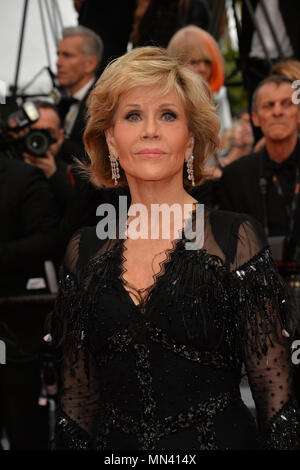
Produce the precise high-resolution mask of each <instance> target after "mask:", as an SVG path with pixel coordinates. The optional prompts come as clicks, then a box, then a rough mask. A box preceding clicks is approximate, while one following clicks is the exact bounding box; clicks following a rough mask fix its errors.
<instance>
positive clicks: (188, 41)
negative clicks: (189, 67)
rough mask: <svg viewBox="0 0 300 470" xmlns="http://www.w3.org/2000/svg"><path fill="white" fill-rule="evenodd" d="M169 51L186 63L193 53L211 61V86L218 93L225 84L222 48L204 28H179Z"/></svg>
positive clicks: (192, 26)
mask: <svg viewBox="0 0 300 470" xmlns="http://www.w3.org/2000/svg"><path fill="white" fill-rule="evenodd" d="M167 52H168V54H169V55H170V56H171V57H174V58H176V59H177V60H178V62H179V63H180V64H181V65H186V64H187V62H188V61H189V59H190V58H191V56H192V54H193V53H195V52H196V53H197V54H199V56H200V57H202V58H203V59H209V60H210V61H211V76H210V79H209V86H210V89H211V91H212V92H213V93H216V92H218V91H219V90H220V88H221V87H222V86H223V85H224V80H225V77H224V63H223V57H222V54H221V52H220V48H219V46H218V44H217V42H216V41H215V39H214V38H213V37H212V36H211V34H209V33H208V32H207V31H205V30H204V29H202V28H198V26H194V25H189V26H185V27H184V28H181V29H179V30H178V31H177V32H176V33H175V34H174V35H173V36H172V38H171V39H170V42H169V44H168V47H167Z"/></svg>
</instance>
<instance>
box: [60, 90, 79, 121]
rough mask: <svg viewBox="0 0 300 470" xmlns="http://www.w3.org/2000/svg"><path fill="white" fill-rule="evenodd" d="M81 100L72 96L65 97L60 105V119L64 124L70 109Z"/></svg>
mask: <svg viewBox="0 0 300 470" xmlns="http://www.w3.org/2000/svg"><path fill="white" fill-rule="evenodd" d="M78 102H79V100H77V99H76V98H73V97H72V96H63V97H62V98H61V100H60V102H59V103H58V112H59V115H60V119H61V121H62V122H64V120H65V117H66V115H67V114H68V112H69V109H70V107H71V106H72V104H74V103H78Z"/></svg>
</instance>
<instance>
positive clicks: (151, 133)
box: [142, 117, 159, 139]
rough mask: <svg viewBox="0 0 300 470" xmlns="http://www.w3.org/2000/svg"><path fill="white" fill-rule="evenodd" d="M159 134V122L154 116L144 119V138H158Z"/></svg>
mask: <svg viewBox="0 0 300 470" xmlns="http://www.w3.org/2000/svg"><path fill="white" fill-rule="evenodd" d="M158 135H159V130H158V123H157V120H156V119H155V118H154V117H149V118H147V119H145V120H144V126H143V132H142V136H143V138H144V139H147V138H149V139H153V138H157V137H158Z"/></svg>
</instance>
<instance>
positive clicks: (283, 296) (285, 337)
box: [232, 220, 300, 449]
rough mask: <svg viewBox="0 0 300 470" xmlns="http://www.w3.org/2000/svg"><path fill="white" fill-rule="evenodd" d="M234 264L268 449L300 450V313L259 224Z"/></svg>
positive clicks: (244, 236)
mask: <svg viewBox="0 0 300 470" xmlns="http://www.w3.org/2000/svg"><path fill="white" fill-rule="evenodd" d="M237 238H238V240H237V250H236V256H235V260H234V262H233V264H232V269H233V275H234V277H235V278H236V280H237V292H235V296H237V297H236V298H237V299H238V308H239V309H240V314H241V317H242V320H243V321H242V325H243V326H242V328H243V331H244V334H243V345H244V346H243V348H244V362H245V366H246V370H247V374H248V379H249V384H250V388H251V391H252V394H253V398H254V401H255V405H256V412H257V421H258V427H259V431H260V433H261V440H262V446H263V447H264V448H270V449H291V448H292V449H295V448H297V449H298V448H300V413H299V409H298V406H297V403H296V401H295V397H294V392H293V383H292V363H291V349H290V347H291V340H292V338H293V331H294V330H295V327H296V324H297V314H296V308H295V305H294V304H293V301H292V297H291V296H290V294H289V292H288V288H287V286H285V284H284V282H283V280H282V279H281V278H280V277H279V274H278V272H277V267H276V265H275V263H274V262H273V260H272V257H271V254H270V252H269V250H268V248H267V247H266V246H265V245H266V244H265V241H264V235H263V234H262V231H261V229H260V226H258V225H256V223H255V222H253V221H250V220H245V221H244V222H243V223H242V224H241V225H240V227H239V230H238V237H237Z"/></svg>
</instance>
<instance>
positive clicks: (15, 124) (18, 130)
mask: <svg viewBox="0 0 300 470" xmlns="http://www.w3.org/2000/svg"><path fill="white" fill-rule="evenodd" d="M39 117H40V113H39V110H38V109H37V107H36V105H35V104H34V102H32V101H27V102H25V103H23V104H22V106H20V107H19V108H18V109H17V110H16V111H14V112H12V113H11V114H9V115H8V117H7V119H6V121H5V122H2V123H1V124H0V155H3V156H6V157H8V158H16V159H21V158H22V153H23V152H27V153H30V154H31V155H33V156H35V157H44V156H45V153H46V152H47V150H48V148H49V147H50V145H51V144H52V143H54V142H56V139H55V138H54V137H53V136H52V135H51V134H50V133H49V132H48V131H47V130H46V129H45V130H44V129H29V127H30V126H31V125H32V124H33V123H34V122H36V121H37V120H38V119H39Z"/></svg>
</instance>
